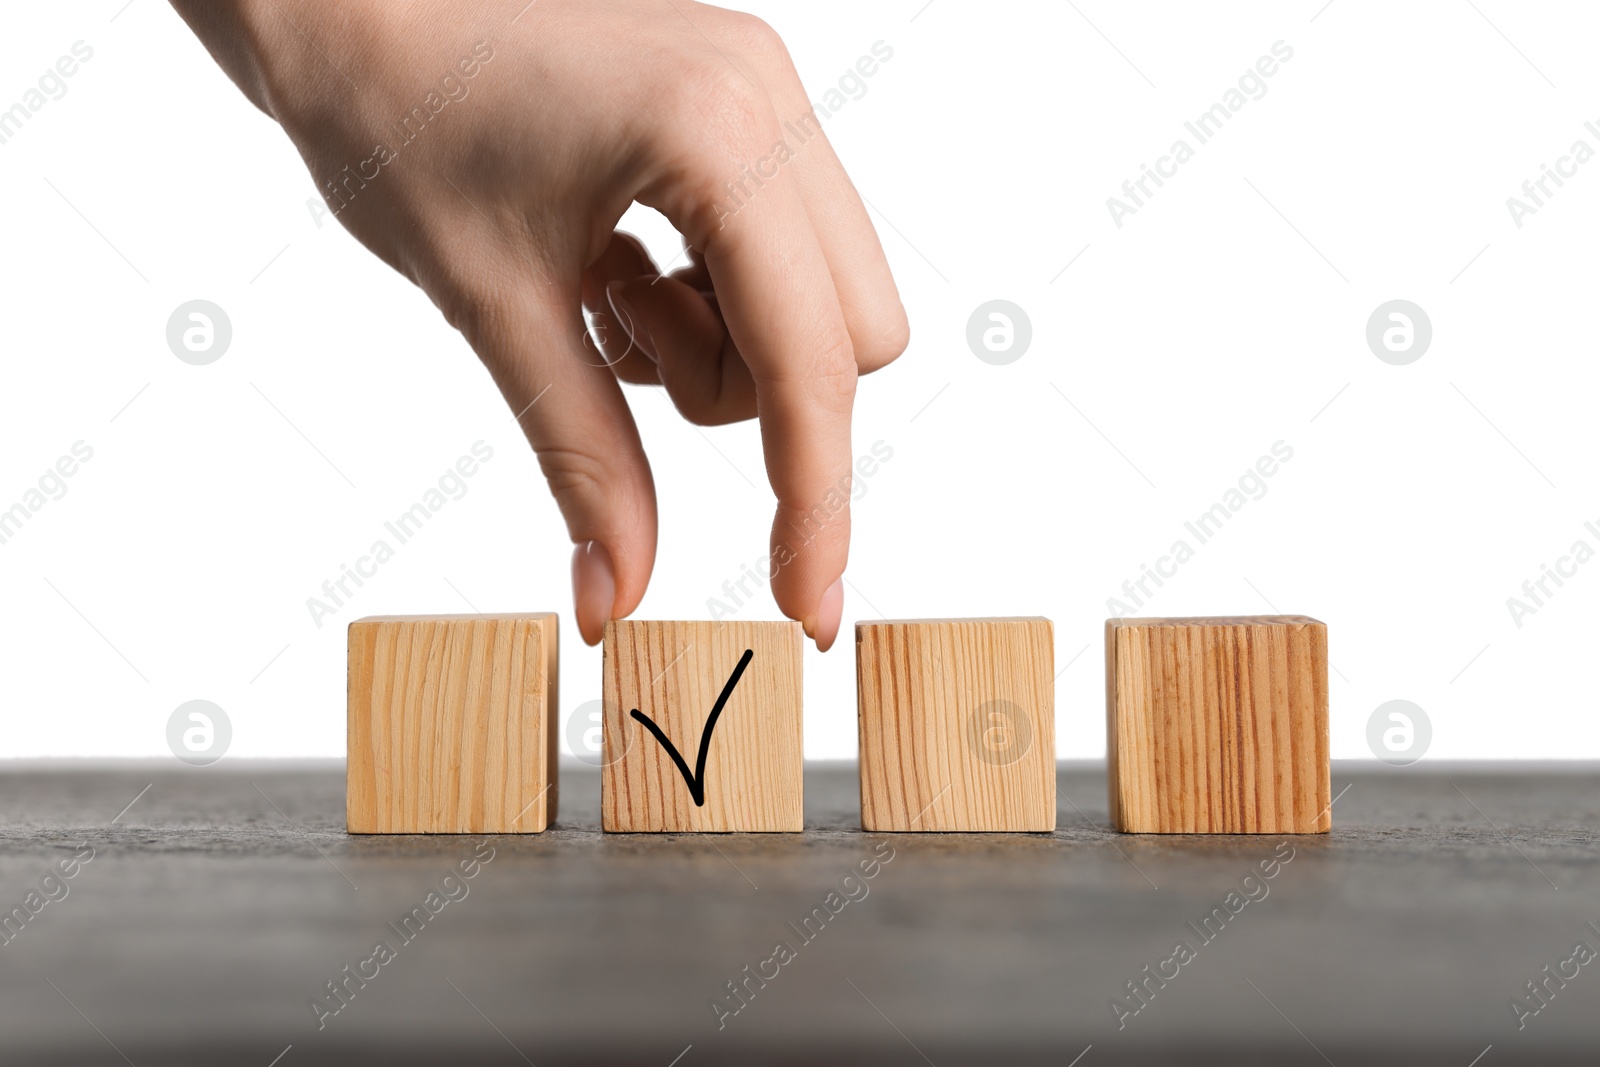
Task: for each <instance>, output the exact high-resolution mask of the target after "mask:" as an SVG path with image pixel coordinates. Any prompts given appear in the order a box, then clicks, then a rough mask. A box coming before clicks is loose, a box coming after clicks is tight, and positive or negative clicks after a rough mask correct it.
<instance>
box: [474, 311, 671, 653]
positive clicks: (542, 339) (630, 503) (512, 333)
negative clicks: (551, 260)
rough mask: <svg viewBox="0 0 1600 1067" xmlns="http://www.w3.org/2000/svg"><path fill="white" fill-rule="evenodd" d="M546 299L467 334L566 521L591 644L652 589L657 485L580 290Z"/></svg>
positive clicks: (578, 610)
mask: <svg viewBox="0 0 1600 1067" xmlns="http://www.w3.org/2000/svg"><path fill="white" fill-rule="evenodd" d="M566 288H570V292H559V293H558V290H562V289H566ZM547 292H548V295H543V294H540V295H528V296H524V295H518V296H515V297H512V298H509V299H507V300H505V301H502V302H500V303H498V304H496V305H495V306H493V307H492V308H489V309H487V310H486V312H484V313H481V314H477V315H475V316H473V321H472V322H470V323H467V324H465V325H464V326H463V328H462V332H463V333H464V334H465V335H466V336H467V339H468V341H469V342H471V344H472V347H473V349H474V350H476V351H477V353H478V355H479V356H480V357H481V358H482V359H483V361H484V364H485V365H486V366H487V367H488V368H489V373H490V374H491V375H492V376H493V378H494V380H495V384H496V385H498V386H499V387H500V392H501V394H502V395H503V396H504V397H505V398H506V402H507V403H508V404H509V405H510V406H511V410H512V412H513V413H514V416H515V418H516V421H517V423H518V424H519V425H520V426H521V427H522V431H523V433H524V435H525V436H526V437H527V439H528V443H529V444H531V445H532V446H533V448H534V451H535V452H536V453H537V454H538V457H539V468H540V469H541V470H542V471H543V472H544V476H545V480H546V482H547V483H548V484H549V486H550V492H551V494H552V495H553V496H554V497H555V501H556V505H557V506H558V507H559V508H560V509H561V515H562V517H563V518H564V519H565V520H566V524H567V532H568V533H569V534H570V535H571V537H572V540H573V543H574V545H575V546H576V547H575V549H574V550H573V555H572V595H573V608H574V613H575V615H576V617H577V623H578V632H579V633H580V634H581V635H582V636H583V639H584V641H585V642H587V643H589V644H591V645H593V644H596V643H597V642H598V641H599V640H600V637H601V634H602V633H603V631H604V628H605V624H606V622H607V621H608V620H611V619H618V618H622V617H623V616H625V615H628V614H629V613H631V612H632V611H633V610H634V609H635V608H637V607H638V606H639V601H640V600H641V599H643V597H644V592H645V587H646V586H647V585H648V584H649V581H650V571H651V569H652V567H654V565H655V553H656V496H655V483H654V481H653V480H652V478H651V476H650V463H649V460H647V459H646V458H645V454H644V447H643V445H642V444H641V443H640V440H639V430H638V427H637V426H635V425H634V421H633V415H632V413H631V412H630V411H629V410H628V404H627V401H626V400H625V399H624V398H623V395H622V388H621V386H620V385H619V384H618V383H617V379H616V377H615V376H614V375H613V374H612V373H611V371H610V370H609V369H608V368H607V367H605V366H604V365H603V364H600V362H599V361H596V360H594V357H593V354H592V352H590V351H588V350H586V349H585V347H584V336H585V332H584V324H583V318H582V315H581V313H580V311H579V306H580V305H579V301H578V293H577V287H576V283H574V285H573V286H571V287H559V286H558V287H554V288H553V289H552V290H550V291H547ZM568 297H570V299H568ZM597 364H599V365H597Z"/></svg>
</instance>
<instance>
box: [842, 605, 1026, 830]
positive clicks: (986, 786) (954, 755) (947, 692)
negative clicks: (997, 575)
mask: <svg viewBox="0 0 1600 1067" xmlns="http://www.w3.org/2000/svg"><path fill="white" fill-rule="evenodd" d="M1054 664H1055V639H1054V635H1053V633H1052V630H1051V625H1050V620H1049V619H921V620H913V621H898V622H894V621H885V622H863V623H857V624H856V696H857V721H858V726H859V728H860V738H861V825H862V828H863V829H866V830H872V831H922V830H997V831H1030V830H1031V831H1049V830H1054V829H1055V826H1056V751H1055V747H1056V733H1055V667H1054Z"/></svg>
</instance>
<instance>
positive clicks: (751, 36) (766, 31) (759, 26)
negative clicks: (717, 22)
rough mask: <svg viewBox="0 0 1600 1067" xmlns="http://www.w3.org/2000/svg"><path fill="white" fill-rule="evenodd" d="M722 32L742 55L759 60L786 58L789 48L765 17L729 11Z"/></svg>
mask: <svg viewBox="0 0 1600 1067" xmlns="http://www.w3.org/2000/svg"><path fill="white" fill-rule="evenodd" d="M723 29H724V32H726V33H727V35H728V37H729V38H730V39H731V40H732V41H733V42H734V44H735V47H736V48H737V49H738V50H739V51H740V52H741V53H743V54H744V55H748V56H754V57H755V58H757V59H761V60H771V59H776V58H778V57H782V58H783V59H784V60H787V59H788V57H789V50H788V48H786V47H785V46H784V43H783V38H782V37H780V36H779V35H778V31H777V30H775V29H773V28H772V26H771V25H770V24H769V23H767V21H766V20H765V19H762V18H759V17H758V16H756V15H751V14H749V13H747V12H744V11H730V12H728V13H727V17H726V20H725V22H724V23H723Z"/></svg>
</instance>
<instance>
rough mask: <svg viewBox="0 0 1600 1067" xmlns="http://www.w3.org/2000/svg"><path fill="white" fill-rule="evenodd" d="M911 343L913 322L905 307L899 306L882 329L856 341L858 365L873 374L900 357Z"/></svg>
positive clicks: (859, 368)
mask: <svg viewBox="0 0 1600 1067" xmlns="http://www.w3.org/2000/svg"><path fill="white" fill-rule="evenodd" d="M910 344H911V324H910V322H908V321H907V320H906V314H905V311H904V309H902V308H897V309H896V311H895V313H894V314H893V316H892V317H891V318H890V320H889V321H888V322H886V323H885V324H884V325H883V327H882V328H881V329H879V330H878V331H877V332H876V333H874V334H873V335H871V336H870V337H865V338H862V339H861V340H860V341H858V342H857V343H856V367H857V369H858V370H860V372H861V373H862V374H871V373H872V372H873V371H875V370H880V369H882V368H884V367H887V366H888V365H889V364H891V363H893V362H894V361H895V360H897V359H899V358H900V356H901V355H903V354H904V353H905V350H906V348H907V346H909V345H910Z"/></svg>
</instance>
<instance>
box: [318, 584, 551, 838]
mask: <svg viewBox="0 0 1600 1067" xmlns="http://www.w3.org/2000/svg"><path fill="white" fill-rule="evenodd" d="M557 634H558V629H557V624H556V616H554V615H424V616H415V617H400V616H385V617H374V618H367V619H358V620H356V621H355V622H353V623H351V624H350V672H349V718H348V729H349V758H348V765H347V769H346V778H345V825H346V828H347V829H348V830H349V832H350V833H352V834H519V833H536V832H538V831H540V830H543V829H544V828H545V827H546V826H548V825H549V824H550V822H551V820H553V819H554V818H555V814H556V732H557V731H556V723H555V721H554V716H555V713H556V706H557V672H556V643H557Z"/></svg>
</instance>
